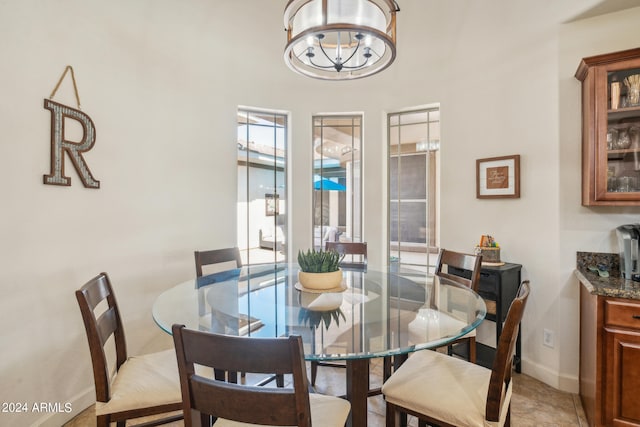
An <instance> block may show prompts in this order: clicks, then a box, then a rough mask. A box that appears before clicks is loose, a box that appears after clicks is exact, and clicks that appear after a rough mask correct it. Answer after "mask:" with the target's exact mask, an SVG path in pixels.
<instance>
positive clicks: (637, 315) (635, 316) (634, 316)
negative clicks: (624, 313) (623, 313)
mask: <svg viewBox="0 0 640 427" xmlns="http://www.w3.org/2000/svg"><path fill="white" fill-rule="evenodd" d="M631 317H633V318H634V319H640V314H634V315H633V316H631Z"/></svg>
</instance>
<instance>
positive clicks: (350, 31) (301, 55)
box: [284, 0, 400, 80]
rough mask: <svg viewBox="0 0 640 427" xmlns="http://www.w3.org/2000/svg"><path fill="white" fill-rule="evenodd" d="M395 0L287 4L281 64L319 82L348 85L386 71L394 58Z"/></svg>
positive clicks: (324, 0)
mask: <svg viewBox="0 0 640 427" xmlns="http://www.w3.org/2000/svg"><path fill="white" fill-rule="evenodd" d="M399 10H400V9H399V8H398V5H397V3H396V2H395V0H289V2H288V3H287V6H286V7H285V10H284V25H285V29H286V31H287V46H286V48H285V51H284V60H285V62H286V63H287V65H288V66H289V68H291V69H292V70H293V71H295V72H297V73H300V74H302V75H305V76H309V77H314V78H317V79H323V80H351V79H358V78H361V77H366V76H370V75H372V74H375V73H378V72H380V71H382V70H384V69H385V68H387V67H388V66H389V65H391V63H392V62H393V60H394V59H395V57H396V12H398V11H399Z"/></svg>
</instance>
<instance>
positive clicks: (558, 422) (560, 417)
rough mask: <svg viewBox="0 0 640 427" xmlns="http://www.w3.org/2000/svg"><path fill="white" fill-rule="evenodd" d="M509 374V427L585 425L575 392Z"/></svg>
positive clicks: (85, 423) (377, 420)
mask: <svg viewBox="0 0 640 427" xmlns="http://www.w3.org/2000/svg"><path fill="white" fill-rule="evenodd" d="M380 360H381V359H380ZM381 368H382V367H381V363H380V362H378V361H377V360H374V361H372V364H371V374H372V375H371V385H372V387H374V386H377V385H379V384H380V382H381ZM344 372H345V371H344V369H340V368H329V367H320V368H319V369H318V379H317V386H316V389H317V391H318V392H320V393H326V394H335V395H340V394H344V392H345V386H344ZM513 375H514V378H513V380H514V391H513V398H512V403H511V425H512V427H552V426H553V427H569V426H585V427H586V426H587V425H588V424H587V421H586V418H585V415H584V411H583V410H582V405H581V403H580V397H579V396H578V395H574V394H571V393H564V392H561V391H558V390H556V389H554V388H552V387H549V386H547V385H546V384H544V383H542V382H540V381H537V380H535V379H533V378H531V377H529V376H527V375H524V374H516V373H515V372H514V374H513ZM384 412H385V407H384V400H383V398H382V396H375V397H372V398H370V399H369V417H368V420H369V422H368V425H369V426H371V427H384V425H385V422H384ZM95 425H96V422H95V415H94V411H93V406H91V407H89V408H88V409H86V410H85V411H83V412H82V413H80V414H78V415H77V416H76V417H75V418H74V419H72V420H71V421H69V422H68V423H66V424H65V427H92V426H95ZM167 425H168V426H170V427H178V426H183V423H182V422H181V421H180V422H176V423H172V424H167ZM417 425H418V423H417V420H416V419H415V418H413V417H410V418H409V426H414V427H415V426H417Z"/></svg>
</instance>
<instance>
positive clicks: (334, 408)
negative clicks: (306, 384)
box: [213, 393, 351, 427]
mask: <svg viewBox="0 0 640 427" xmlns="http://www.w3.org/2000/svg"><path fill="white" fill-rule="evenodd" d="M309 401H310V403H311V425H313V427H339V426H344V424H345V421H346V420H347V416H348V415H349V411H350V410H351V405H350V404H349V402H347V401H346V400H344V399H341V398H339V397H334V396H325V395H323V394H315V393H311V394H310V395H309ZM213 425H214V426H216V427H242V426H253V425H256V424H246V423H239V422H237V421H230V420H225V419H223V418H219V419H218V420H217V421H216V422H215V423H214V424H213ZM265 427H269V426H265Z"/></svg>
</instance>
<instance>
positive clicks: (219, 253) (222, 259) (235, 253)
mask: <svg viewBox="0 0 640 427" xmlns="http://www.w3.org/2000/svg"><path fill="white" fill-rule="evenodd" d="M193 255H194V257H195V261H196V276H197V277H202V276H203V274H202V267H203V266H205V265H213V264H221V263H226V262H235V263H236V268H240V267H242V258H241V257H240V249H238V248H237V247H233V248H224V249H213V250H209V251H195V252H194V253H193Z"/></svg>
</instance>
